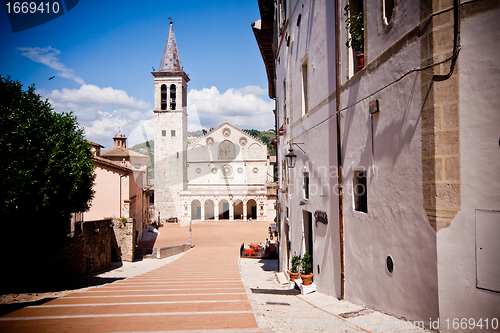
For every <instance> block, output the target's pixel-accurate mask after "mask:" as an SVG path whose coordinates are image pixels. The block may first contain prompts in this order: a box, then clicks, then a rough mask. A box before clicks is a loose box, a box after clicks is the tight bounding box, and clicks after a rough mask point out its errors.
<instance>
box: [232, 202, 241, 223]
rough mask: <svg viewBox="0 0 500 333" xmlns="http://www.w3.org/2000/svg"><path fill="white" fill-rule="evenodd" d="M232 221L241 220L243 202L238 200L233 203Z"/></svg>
mask: <svg viewBox="0 0 500 333" xmlns="http://www.w3.org/2000/svg"><path fill="white" fill-rule="evenodd" d="M234 219H235V220H241V219H243V201H241V200H239V199H238V200H236V201H235V202H234Z"/></svg>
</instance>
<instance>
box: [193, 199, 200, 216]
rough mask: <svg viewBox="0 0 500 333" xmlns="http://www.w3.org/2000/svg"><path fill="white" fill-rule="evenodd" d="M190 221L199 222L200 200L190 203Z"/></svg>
mask: <svg viewBox="0 0 500 333" xmlns="http://www.w3.org/2000/svg"><path fill="white" fill-rule="evenodd" d="M191 220H201V202H200V200H197V199H195V200H193V201H191Z"/></svg>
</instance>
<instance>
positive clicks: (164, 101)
mask: <svg viewBox="0 0 500 333" xmlns="http://www.w3.org/2000/svg"><path fill="white" fill-rule="evenodd" d="M166 109H167V86H166V85H164V84H162V85H161V110H166Z"/></svg>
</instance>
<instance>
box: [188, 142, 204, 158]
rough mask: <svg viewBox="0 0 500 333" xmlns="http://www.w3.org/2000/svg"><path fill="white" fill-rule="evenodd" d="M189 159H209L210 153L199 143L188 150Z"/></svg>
mask: <svg viewBox="0 0 500 333" xmlns="http://www.w3.org/2000/svg"><path fill="white" fill-rule="evenodd" d="M188 161H208V153H207V150H206V149H205V147H203V146H202V145H200V144H197V145H196V146H194V147H193V148H191V149H189V150H188Z"/></svg>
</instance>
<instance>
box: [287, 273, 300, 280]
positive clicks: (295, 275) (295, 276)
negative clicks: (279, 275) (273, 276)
mask: <svg viewBox="0 0 500 333" xmlns="http://www.w3.org/2000/svg"><path fill="white" fill-rule="evenodd" d="M288 275H290V282H294V281H295V280H296V279H298V278H299V273H298V272H297V273H292V272H290V271H288Z"/></svg>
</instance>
